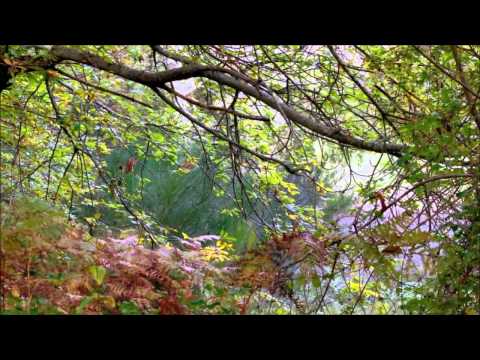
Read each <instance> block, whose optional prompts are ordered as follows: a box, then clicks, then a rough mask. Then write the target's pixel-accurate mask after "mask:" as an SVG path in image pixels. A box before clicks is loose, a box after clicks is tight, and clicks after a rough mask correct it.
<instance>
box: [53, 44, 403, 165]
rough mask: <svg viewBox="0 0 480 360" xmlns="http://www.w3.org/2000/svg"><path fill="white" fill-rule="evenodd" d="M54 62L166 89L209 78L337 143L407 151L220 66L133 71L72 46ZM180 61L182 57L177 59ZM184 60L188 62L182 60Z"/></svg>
mask: <svg viewBox="0 0 480 360" xmlns="http://www.w3.org/2000/svg"><path fill="white" fill-rule="evenodd" d="M51 55H52V60H51V62H52V63H58V62H60V61H62V60H72V61H75V62H78V63H81V64H85V65H89V66H93V67H95V68H97V69H99V70H104V71H107V72H109V73H112V74H115V75H118V76H120V77H123V78H124V79H127V80H131V81H134V82H137V83H140V84H143V85H146V86H148V87H151V88H152V87H153V88H164V86H165V84H166V83H168V82H172V81H178V80H185V79H188V78H194V77H205V78H208V79H210V80H213V81H215V82H218V83H220V84H222V85H226V86H229V87H231V88H233V89H236V90H239V91H241V92H243V93H244V94H246V95H249V96H252V97H254V98H256V99H257V100H260V101H261V102H263V103H265V104H266V105H268V106H270V107H271V108H272V109H275V110H277V111H279V112H280V113H282V114H285V115H286V116H287V118H288V119H289V120H291V121H292V122H294V123H295V124H297V125H300V126H302V127H305V128H307V129H309V130H311V131H313V132H314V133H316V134H319V135H322V136H324V137H328V138H330V139H332V140H335V141H336V142H338V143H340V144H342V145H347V146H352V147H354V148H357V149H362V150H368V151H374V152H378V153H388V154H391V155H394V156H401V155H402V153H403V152H404V151H405V150H406V149H407V148H406V146H404V145H399V144H392V143H387V142H386V141H383V140H378V141H365V140H363V139H361V138H358V137H355V136H352V135H350V134H348V133H347V132H346V131H345V130H343V129H341V128H337V127H331V126H326V125H323V124H322V123H320V122H319V121H317V119H315V118H312V117H309V116H307V115H304V114H302V113H300V112H298V111H296V110H294V109H293V108H292V107H290V106H288V105H286V104H285V103H284V102H283V101H282V100H281V99H279V98H277V97H274V96H272V95H270V94H269V93H267V92H266V91H263V90H262V89H261V88H260V87H258V86H254V85H252V84H251V82H252V80H251V79H250V78H249V77H248V76H246V75H244V74H241V73H238V72H236V71H233V70H230V69H224V68H220V67H217V66H208V65H199V64H195V63H188V64H186V65H184V66H182V67H180V68H175V69H170V70H165V71H162V72H155V73H153V72H148V71H142V70H137V69H133V68H130V67H128V66H125V65H123V64H117V63H112V62H110V61H108V60H105V59H104V58H102V57H100V56H98V55H95V54H92V53H89V52H85V51H80V50H77V49H74V48H72V47H65V46H54V47H52V49H51ZM177 58H178V59H180V57H177ZM182 60H183V61H190V60H186V59H184V58H183V57H182Z"/></svg>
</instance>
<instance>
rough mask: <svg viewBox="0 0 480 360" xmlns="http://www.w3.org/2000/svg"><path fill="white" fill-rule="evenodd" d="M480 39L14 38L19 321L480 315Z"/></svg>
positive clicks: (7, 157)
mask: <svg viewBox="0 0 480 360" xmlns="http://www.w3.org/2000/svg"><path fill="white" fill-rule="evenodd" d="M479 98H480V47H478V46H463V45H462V46H293V45H292V46H200V45H195V46H158V45H154V46H40V45H32V46H14V45H9V46H7V45H0V145H1V154H0V171H1V178H0V190H1V193H0V202H1V213H0V218H1V233H0V255H1V264H0V288H1V295H0V296H1V299H0V300H1V311H2V313H7V314H11V313H22V314H24V313H27V314H58V313H60V314H480V185H479V180H480V166H479V165H480V106H479V101H478V100H479Z"/></svg>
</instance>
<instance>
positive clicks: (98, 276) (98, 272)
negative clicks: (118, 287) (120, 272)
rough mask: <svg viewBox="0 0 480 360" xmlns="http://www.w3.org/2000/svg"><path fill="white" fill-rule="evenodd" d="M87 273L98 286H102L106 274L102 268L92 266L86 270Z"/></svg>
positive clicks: (105, 270)
mask: <svg viewBox="0 0 480 360" xmlns="http://www.w3.org/2000/svg"><path fill="white" fill-rule="evenodd" d="M88 272H89V273H90V275H92V278H93V280H95V282H96V283H97V284H98V285H102V283H103V280H104V279H105V275H106V274H107V269H105V268H104V267H103V266H96V265H92V266H90V267H89V268H88Z"/></svg>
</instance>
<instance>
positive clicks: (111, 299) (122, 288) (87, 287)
mask: <svg viewBox="0 0 480 360" xmlns="http://www.w3.org/2000/svg"><path fill="white" fill-rule="evenodd" d="M2 229H4V231H2V245H3V248H4V253H3V256H2V273H1V276H2V294H3V306H4V309H3V310H4V311H5V312H6V313H63V314H119V313H120V314H133V313H144V314H187V313H191V312H192V311H193V310H192V309H193V308H195V309H196V310H195V312H196V313H208V312H209V311H215V312H233V311H235V310H234V309H235V307H234V305H235V304H234V303H233V302H231V303H230V304H227V303H228V302H227V303H225V304H224V305H223V306H220V305H221V301H220V299H219V298H218V297H216V296H215V295H210V294H208V293H206V292H205V289H204V288H205V284H213V283H216V282H220V281H221V278H222V276H223V274H222V270H221V269H220V268H219V267H218V266H216V264H217V263H222V262H225V261H226V260H227V259H228V258H229V252H228V249H229V246H228V243H224V242H221V241H219V242H218V244H217V245H209V246H206V247H202V246H201V243H202V242H206V241H209V240H212V238H213V239H216V237H212V236H210V237H208V236H204V237H199V238H192V239H186V240H184V243H185V244H186V245H187V247H188V248H187V249H185V250H180V249H178V248H174V247H159V248H157V249H155V250H150V249H146V248H145V247H143V246H142V245H139V244H138V243H137V240H138V239H137V237H135V236H131V237H128V238H125V239H114V238H107V239H95V238H90V239H89V236H88V234H86V233H85V231H84V230H83V229H82V228H81V227H80V226H78V225H73V224H68V223H66V222H65V218H64V215H63V214H62V213H61V212H59V211H57V210H53V209H52V208H50V207H49V206H48V205H46V204H45V203H44V202H43V201H39V200H33V199H29V198H23V199H19V200H17V201H15V203H13V204H12V205H10V206H5V209H4V210H3V212H2ZM211 287H212V285H210V288H211ZM207 288H208V286H207ZM200 303H201V304H206V306H205V307H204V308H202V309H200V310H198V304H200ZM212 303H215V304H217V305H219V306H218V308H217V309H214V307H212V306H209V305H211V304H212Z"/></svg>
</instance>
